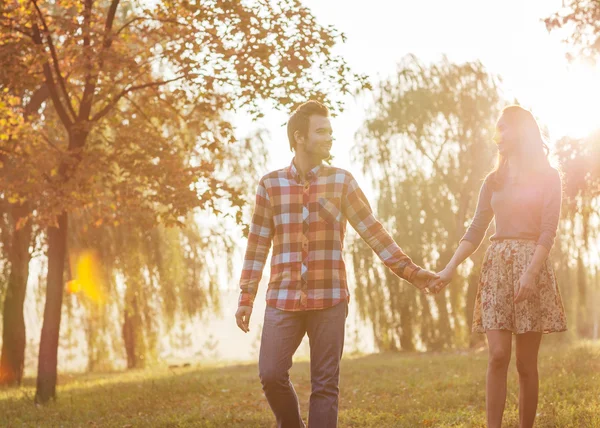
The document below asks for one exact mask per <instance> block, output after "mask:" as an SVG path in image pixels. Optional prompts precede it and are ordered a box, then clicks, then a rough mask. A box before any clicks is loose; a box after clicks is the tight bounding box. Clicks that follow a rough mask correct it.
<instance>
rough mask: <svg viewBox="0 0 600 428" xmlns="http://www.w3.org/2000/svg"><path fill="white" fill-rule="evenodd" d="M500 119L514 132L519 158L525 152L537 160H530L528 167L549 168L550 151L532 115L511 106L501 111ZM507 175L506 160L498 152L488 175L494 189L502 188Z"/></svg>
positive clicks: (520, 108) (521, 108) (515, 106)
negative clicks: (493, 166)
mask: <svg viewBox="0 0 600 428" xmlns="http://www.w3.org/2000/svg"><path fill="white" fill-rule="evenodd" d="M501 117H502V118H504V120H505V122H506V124H507V125H508V126H509V127H511V128H512V129H514V130H516V132H515V135H517V138H518V141H517V142H516V146H517V147H519V148H520V153H521V156H523V154H524V153H525V151H528V152H529V154H530V155H532V156H533V157H534V158H537V159H532V161H531V162H530V165H534V166H538V165H540V162H541V163H542V164H543V165H544V166H546V165H548V166H549V165H550V163H549V161H548V155H549V154H550V149H549V148H548V145H547V144H546V143H545V142H544V139H543V138H542V133H541V131H540V127H539V125H538V123H537V121H536V120H535V118H534V117H533V114H531V112H530V111H529V110H526V109H524V108H523V107H521V106H518V105H511V106H508V107H505V108H504V109H503V110H502V115H501ZM536 161H537V162H536ZM507 173H508V158H507V157H506V156H503V155H502V154H500V152H498V161H497V163H496V167H495V168H494V170H493V171H492V172H491V173H490V174H489V178H490V179H491V180H492V187H493V188H494V189H501V188H502V186H503V185H504V182H505V181H506V176H507Z"/></svg>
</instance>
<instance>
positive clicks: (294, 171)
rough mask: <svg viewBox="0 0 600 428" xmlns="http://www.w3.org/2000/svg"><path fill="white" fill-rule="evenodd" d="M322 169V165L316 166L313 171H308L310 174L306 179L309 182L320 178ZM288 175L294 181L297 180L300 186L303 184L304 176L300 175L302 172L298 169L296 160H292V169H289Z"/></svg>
mask: <svg viewBox="0 0 600 428" xmlns="http://www.w3.org/2000/svg"><path fill="white" fill-rule="evenodd" d="M322 168H323V165H322V164H319V165H317V166H315V167H314V168H313V169H311V170H310V171H308V173H307V174H306V179H307V180H308V181H313V180H314V179H315V178H317V177H318V176H319V173H320V172H321V169H322ZM288 175H289V176H290V177H291V178H293V179H294V180H296V182H298V183H299V184H302V182H303V180H302V176H301V175H300V171H299V170H298V168H296V164H295V163H294V159H292V163H291V164H290V167H289V168H288Z"/></svg>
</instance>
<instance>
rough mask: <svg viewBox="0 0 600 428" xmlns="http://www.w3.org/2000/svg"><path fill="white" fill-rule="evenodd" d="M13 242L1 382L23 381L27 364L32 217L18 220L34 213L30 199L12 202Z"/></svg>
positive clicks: (0, 359) (3, 337) (13, 382)
mask: <svg viewBox="0 0 600 428" xmlns="http://www.w3.org/2000/svg"><path fill="white" fill-rule="evenodd" d="M11 214H12V217H13V218H12V224H13V233H12V243H11V246H10V254H9V261H10V275H9V278H8V287H7V290H6V297H5V298H4V312H3V318H2V325H3V327H2V356H1V357H0V385H20V384H21V380H22V379H23V368H24V367H25V343H26V336H25V318H24V317H23V304H24V302H25V290H26V289H27V280H28V279H29V261H30V260H31V253H30V252H29V244H30V242H31V233H32V226H31V220H30V219H29V220H26V222H25V223H24V224H19V223H20V222H22V221H23V220H22V219H26V218H27V216H28V215H30V214H31V209H30V205H29V203H25V204H23V205H12V207H11Z"/></svg>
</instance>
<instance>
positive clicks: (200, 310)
mask: <svg viewBox="0 0 600 428" xmlns="http://www.w3.org/2000/svg"><path fill="white" fill-rule="evenodd" d="M182 126H185V125H182ZM140 141H144V140H143V139H141V140H140ZM223 150H224V152H225V153H224V155H223V156H222V159H221V160H219V161H217V162H216V169H215V175H216V176H217V177H233V178H232V180H233V182H232V183H231V184H234V185H235V186H236V188H239V189H240V190H241V191H242V193H243V194H244V195H246V196H247V197H250V196H251V194H252V192H253V190H254V187H255V172H256V170H257V169H258V170H260V169H264V168H265V164H266V158H267V154H266V149H265V141H264V135H263V132H262V131H259V132H257V133H255V134H252V135H250V136H248V137H247V138H243V139H240V140H239V141H236V142H235V143H233V144H230V145H228V146H226V147H224V149H223ZM139 214H140V213H131V214H130V215H132V216H134V217H135V219H136V220H135V221H134V222H131V221H130V220H129V219H123V218H120V219H117V218H112V219H110V221H108V220H107V221H105V219H103V218H99V219H98V218H93V217H91V215H92V213H90V212H89V210H82V212H80V213H79V214H78V215H73V216H72V221H71V225H70V228H71V230H70V233H69V236H70V241H69V247H70V248H71V253H72V254H74V255H75V254H78V253H86V252H87V251H89V250H93V251H94V252H95V253H96V254H97V263H98V266H99V271H100V272H101V273H102V276H103V277H104V280H103V281H98V285H99V286H101V287H103V290H102V293H103V295H104V299H103V302H96V301H94V299H90V298H89V296H86V294H85V293H84V292H82V290H78V291H77V292H75V293H73V296H72V298H71V299H70V300H69V301H72V300H73V299H76V300H77V302H79V304H80V305H81V306H83V308H84V311H83V314H82V315H81V316H82V318H83V323H84V325H85V333H86V341H87V351H88V370H93V369H94V368H95V367H96V365H98V364H102V359H108V358H109V354H110V352H109V350H110V349H115V348H119V349H123V350H124V354H125V357H126V361H127V367H128V368H140V367H144V366H145V365H146V362H147V361H148V360H153V359H155V358H156V350H157V347H156V345H157V339H158V337H157V335H158V333H159V331H163V332H165V331H166V332H168V331H170V330H171V329H172V327H173V325H174V322H175V320H181V321H183V320H191V319H193V318H194V317H198V316H202V315H205V314H206V312H208V311H210V312H215V311H218V308H219V301H218V296H219V293H218V291H219V287H218V283H219V278H226V277H227V275H228V272H231V270H232V266H231V256H232V252H233V249H234V244H233V241H232V231H231V230H230V229H229V230H228V229H227V228H226V227H225V225H224V219H219V218H217V217H215V216H213V218H212V219H210V218H209V216H207V215H206V213H201V212H196V213H195V215H194V216H191V215H188V216H187V217H186V218H185V220H184V225H183V226H184V227H179V228H165V227H163V226H158V227H153V228H150V229H147V228H145V227H143V226H142V227H140V224H142V225H143V224H144V221H143V219H141V218H140V215H139ZM207 220H211V221H210V226H208V225H205V223H206V221H207ZM71 270H72V271H73V270H74V269H73V266H71ZM119 282H120V286H119V284H118V283H119ZM115 313H117V314H120V315H121V317H120V321H119V323H117V322H115V319H114V316H113V317H111V314H115ZM115 325H119V328H115ZM116 331H119V332H120V335H119V337H118V338H117V340H119V341H121V340H122V346H115V334H114V333H115V332H116ZM118 354H121V353H120V352H118Z"/></svg>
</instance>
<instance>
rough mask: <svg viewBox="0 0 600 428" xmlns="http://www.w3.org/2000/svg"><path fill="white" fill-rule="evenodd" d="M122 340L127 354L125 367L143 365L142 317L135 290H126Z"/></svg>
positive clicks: (141, 366) (132, 367)
mask: <svg viewBox="0 0 600 428" xmlns="http://www.w3.org/2000/svg"><path fill="white" fill-rule="evenodd" d="M123 342H124V344H125V353H126V354H127V368H128V369H138V368H143V367H144V362H145V361H144V354H145V346H144V345H145V344H144V337H143V332H142V318H141V314H140V310H139V304H138V297H137V295H136V293H135V292H133V291H130V290H127V292H126V296H125V311H124V320H123Z"/></svg>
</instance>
